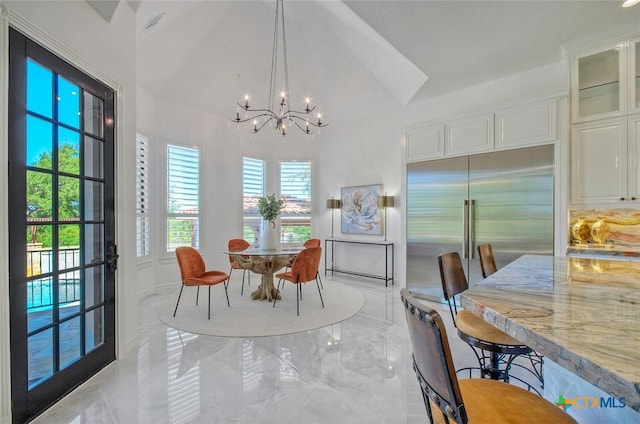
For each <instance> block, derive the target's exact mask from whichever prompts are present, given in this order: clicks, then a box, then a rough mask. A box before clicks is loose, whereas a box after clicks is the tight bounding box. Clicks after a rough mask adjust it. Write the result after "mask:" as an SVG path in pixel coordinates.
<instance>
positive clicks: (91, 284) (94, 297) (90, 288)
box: [84, 265, 104, 309]
mask: <svg viewBox="0 0 640 424" xmlns="http://www.w3.org/2000/svg"><path fill="white" fill-rule="evenodd" d="M103 287H104V265H99V266H93V267H91V268H87V269H85V271H84V307H85V309H87V308H91V307H92V306H94V305H97V304H98V303H101V302H102V301H103V300H104V288H103Z"/></svg>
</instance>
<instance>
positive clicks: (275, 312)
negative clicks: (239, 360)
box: [158, 280, 364, 337]
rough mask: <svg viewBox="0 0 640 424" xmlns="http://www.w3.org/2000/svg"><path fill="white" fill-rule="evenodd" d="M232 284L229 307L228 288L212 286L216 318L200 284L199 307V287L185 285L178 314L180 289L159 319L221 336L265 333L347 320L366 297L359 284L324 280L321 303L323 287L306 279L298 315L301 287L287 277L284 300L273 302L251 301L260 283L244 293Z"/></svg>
mask: <svg viewBox="0 0 640 424" xmlns="http://www.w3.org/2000/svg"><path fill="white" fill-rule="evenodd" d="M233 283H234V282H233V281H232V282H231V284H230V285H229V302H230V303H231V307H227V301H226V298H225V296H224V288H223V287H222V285H221V284H218V285H217V286H213V287H212V288H211V320H208V319H207V293H208V288H207V287H201V288H200V299H199V304H198V305H197V306H196V304H195V299H196V290H197V289H196V287H185V288H184V290H183V292H182V298H181V299H180V305H179V306H178V312H177V313H176V316H175V318H174V317H173V310H174V308H175V306H176V301H177V300H178V291H179V290H177V291H176V292H174V293H172V294H171V295H170V296H169V298H168V300H167V301H166V302H165V303H164V304H163V305H162V306H161V307H160V309H159V310H158V317H159V318H160V321H162V322H163V323H165V324H166V325H168V326H169V327H172V328H176V329H178V330H182V331H187V332H189V333H195V334H204V335H209V336H220V337H264V336H276V335H280V334H291V333H299V332H302V331H308V330H315V329H317V328H322V327H326V326H328V325H331V324H335V323H337V322H341V321H344V320H346V319H348V318H351V317H352V316H354V315H355V314H357V313H358V312H359V311H360V310H361V309H362V308H363V306H364V297H363V296H362V294H361V293H360V292H359V291H358V290H357V289H355V288H353V287H349V286H347V285H345V284H341V283H338V282H336V281H331V280H329V281H323V283H324V289H321V290H322V298H323V299H324V306H325V307H324V308H322V305H321V303H320V296H319V295H318V289H317V288H316V285H315V284H313V283H308V284H305V285H304V287H303V289H302V296H303V298H302V300H301V301H300V316H296V298H295V296H296V287H295V286H294V285H293V284H291V283H287V282H285V288H284V291H283V292H282V295H281V297H282V300H278V302H276V307H275V308H273V307H272V306H273V303H269V302H267V301H266V300H264V301H260V300H251V292H252V291H253V290H255V289H256V285H253V284H252V285H251V286H246V285H245V288H244V296H240V286H239V285H235V284H233Z"/></svg>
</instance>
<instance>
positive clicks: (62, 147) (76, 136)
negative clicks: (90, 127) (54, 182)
mask: <svg viewBox="0 0 640 424" xmlns="http://www.w3.org/2000/svg"><path fill="white" fill-rule="evenodd" d="M58 171H60V172H66V173H68V174H74V175H79V174H80V133H78V132H77V131H72V130H69V129H67V128H63V127H59V128H58Z"/></svg>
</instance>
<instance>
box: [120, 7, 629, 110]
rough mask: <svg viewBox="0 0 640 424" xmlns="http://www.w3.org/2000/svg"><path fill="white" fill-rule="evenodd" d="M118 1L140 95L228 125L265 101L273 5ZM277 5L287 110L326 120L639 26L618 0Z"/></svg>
mask: <svg viewBox="0 0 640 424" xmlns="http://www.w3.org/2000/svg"><path fill="white" fill-rule="evenodd" d="M111 3H112V4H114V5H116V6H117V4H118V1H117V0H113V1H112V2H111ZM129 5H130V6H131V7H133V8H134V9H137V12H136V13H137V15H136V16H137V30H138V56H137V70H138V83H139V84H140V86H142V87H143V88H144V89H145V90H147V91H149V92H150V93H152V94H153V95H154V96H156V97H157V98H159V99H163V100H167V101H171V102H176V103H179V104H183V105H186V106H189V107H194V108H198V109H202V110H205V111H208V112H211V113H214V114H217V115H220V116H228V117H231V116H235V111H236V107H235V102H236V101H240V100H241V99H242V97H243V96H244V95H245V94H250V95H251V96H252V103H253V104H255V105H256V106H258V105H259V104H264V105H266V102H267V97H268V84H269V70H270V66H271V51H272V39H273V23H274V14H275V0H255V1H238V0H236V1H222V0H216V1H211V0H209V1H166V0H162V1H160V0H142V1H131V0H130V1H129ZM284 8H285V17H286V35H287V53H288V62H289V81H290V89H291V96H292V98H291V103H292V104H293V105H294V106H295V104H296V103H299V104H300V105H302V102H303V99H304V97H305V96H310V97H311V98H312V101H313V102H314V103H316V104H317V105H318V108H319V109H320V110H321V111H322V112H323V113H324V114H325V116H326V117H327V120H329V121H335V120H336V119H337V120H342V119H343V118H345V117H348V118H359V117H363V116H367V115H370V114H375V113H384V112H386V111H388V110H391V109H393V108H397V107H399V106H402V105H407V104H410V103H411V102H417V101H420V100H424V99H428V98H433V97H437V96H440V95H443V94H446V93H450V92H453V91H457V90H460V89H463V88H466V87H469V86H472V85H475V84H479V83H482V82H486V81H490V80H493V79H496V78H499V77H503V76H506V75H509V74H513V73H518V72H522V71H524V70H527V69H531V68H534V67H538V66H542V65H545V64H550V63H553V62H557V61H559V60H561V59H562V50H561V46H562V45H563V44H565V43H567V42H570V41H572V40H579V39H582V38H586V37H593V36H594V35H596V34H599V33H603V34H605V33H609V32H611V31H619V30H621V29H623V28H634V27H635V28H639V29H640V6H635V7H632V8H628V9H623V8H622V7H621V1H618V0H610V1H399V0H374V1H367V0H358V1H344V2H343V1H339V0H285V2H284ZM154 21H156V23H155V24H153V23H154ZM152 24H153V25H152ZM281 85H282V84H281Z"/></svg>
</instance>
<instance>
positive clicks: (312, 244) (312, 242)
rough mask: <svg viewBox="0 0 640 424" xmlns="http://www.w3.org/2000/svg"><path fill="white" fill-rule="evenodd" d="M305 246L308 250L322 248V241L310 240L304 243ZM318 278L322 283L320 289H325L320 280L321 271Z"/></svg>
mask: <svg viewBox="0 0 640 424" xmlns="http://www.w3.org/2000/svg"><path fill="white" fill-rule="evenodd" d="M303 246H304V248H305V249H308V248H310V247H320V239H318V238H310V239H309V240H307V241H305V242H304V244H303ZM316 278H317V279H318V281H320V288H323V289H324V284H322V278H320V271H318V273H317V275H316Z"/></svg>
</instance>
